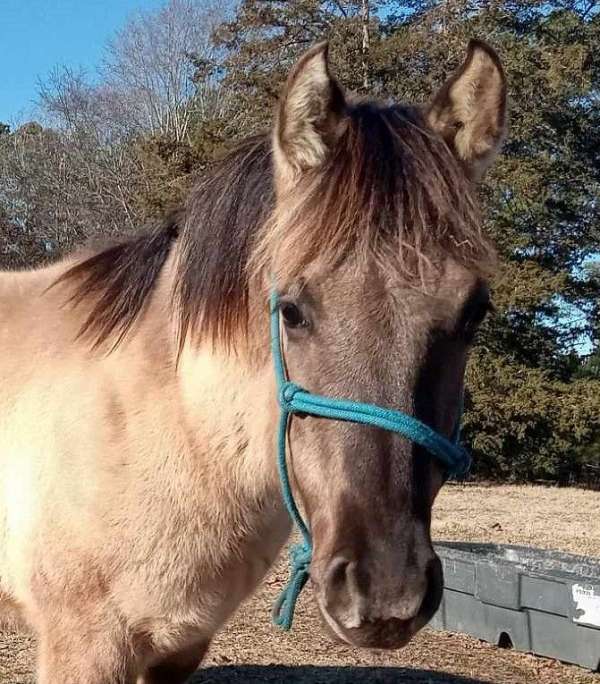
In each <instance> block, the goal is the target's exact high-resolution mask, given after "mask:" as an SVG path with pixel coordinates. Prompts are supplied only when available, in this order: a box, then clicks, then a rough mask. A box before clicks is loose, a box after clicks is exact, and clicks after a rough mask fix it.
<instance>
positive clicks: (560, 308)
mask: <svg viewBox="0 0 600 684" xmlns="http://www.w3.org/2000/svg"><path fill="white" fill-rule="evenodd" d="M599 5H600V3H597V2H592V1H591V0H589V1H587V2H581V1H575V0H571V1H567V0H562V1H558V0H550V1H543V2H542V1H538V0H522V1H518V0H488V1H486V2H481V1H477V0H452V2H449V1H444V2H440V1H438V0H408V1H406V2H399V1H396V0H379V1H378V0H327V1H317V0H287V1H278V0H243V1H242V2H239V3H233V2H231V4H228V3H227V2H219V3H217V2H214V3H213V2H208V1H205V2H199V1H196V0H170V1H169V2H168V3H167V4H165V5H164V6H163V7H162V8H160V9H158V10H155V11H151V12H140V13H138V14H137V15H135V16H133V17H132V18H131V19H130V20H129V21H128V22H127V23H126V25H125V26H124V27H123V28H122V29H121V30H120V31H119V32H118V33H117V34H116V35H115V36H114V38H113V40H112V41H111V42H110V43H109V44H108V45H107V47H106V52H105V57H104V60H103V62H102V64H101V65H100V67H99V70H98V73H95V74H92V75H90V74H85V73H82V72H78V71H74V70H72V69H69V68H66V67H59V68H56V69H55V70H54V71H52V73H51V74H49V75H48V76H47V77H46V78H45V79H44V80H43V81H42V82H41V83H40V97H39V112H40V115H39V118H38V120H37V121H32V122H29V123H26V124H24V125H21V126H19V127H16V128H15V129H14V130H11V129H10V128H9V127H8V126H7V125H0V260H1V264H2V266H4V267H7V268H20V267H28V266H32V265H36V264H39V263H44V262H47V261H49V260H53V259H55V258H58V257H59V256H61V255H63V254H64V253H66V252H67V251H68V250H70V249H71V248H72V247H73V246H74V245H77V244H80V243H81V242H83V241H85V240H88V239H90V238H96V237H98V236H107V235H108V236H110V235H117V234H121V233H123V232H130V231H135V230H139V229H140V228H141V227H143V226H144V224H145V223H146V222H148V221H149V220H153V219H154V218H156V217H158V216H160V215H161V214H162V213H164V212H165V211H166V210H167V209H168V208H169V207H170V206H171V205H174V204H176V203H177V202H178V201H179V199H180V198H181V197H182V196H183V194H184V193H185V191H186V189H187V188H188V187H189V186H190V183H191V182H192V181H193V178H194V177H195V176H196V175H197V174H199V173H202V170H203V169H204V168H205V167H206V166H207V165H208V164H210V163H211V161H213V160H214V159H215V158H217V157H219V156H221V155H222V154H223V153H224V152H225V151H226V150H227V149H229V148H231V147H232V146H233V145H235V144H236V142H237V141H239V139H240V138H242V137H245V136H247V135H249V134H252V133H256V132H258V131H261V130H265V129H266V128H267V127H268V126H269V124H270V122H271V119H272V114H273V110H274V104H275V102H276V98H277V96H278V93H279V88H280V86H281V83H282V81H283V79H284V78H285V76H286V74H287V72H288V70H289V68H290V66H291V64H292V63H293V62H294V61H295V59H297V57H298V56H299V54H300V53H301V52H302V51H304V50H305V49H306V48H307V47H308V46H310V45H311V44H313V43H315V42H316V41H318V40H321V39H322V38H323V37H327V38H328V39H329V40H330V42H331V46H332V50H331V55H332V59H333V62H334V69H335V72H336V74H337V75H338V76H339V78H340V80H341V81H342V82H343V83H344V84H345V85H346V86H347V87H349V88H350V89H352V90H353V91H355V92H357V93H361V94H369V95H374V96H376V97H381V98H385V99H388V98H389V99H393V100H397V101H423V100H424V99H426V98H427V97H428V96H429V95H430V94H431V93H433V92H434V90H435V89H436V87H438V86H439V85H440V84H441V82H442V81H443V79H444V78H445V77H446V75H447V74H448V73H449V72H450V71H451V70H452V69H453V68H455V67H456V65H457V64H458V63H459V61H460V59H461V57H462V55H463V54H464V48H465V45H466V43H467V41H468V39H469V38H470V37H479V38H483V39H485V40H487V41H488V42H489V43H491V44H492V45H494V46H495V47H496V48H497V49H498V51H499V52H500V53H501V55H502V59H503V62H504V64H505V68H506V71H507V75H508V78H509V83H510V94H511V106H510V136H509V139H508V141H507V142H506V144H505V147H504V150H503V154H502V156H501V158H500V160H499V162H498V164H497V165H496V166H495V168H494V169H493V170H492V172H491V173H490V175H489V177H488V178H487V179H486V181H485V183H484V185H483V187H482V188H481V196H482V201H483V203H484V207H485V215H486V220H487V230H489V231H490V233H491V234H492V235H493V237H494V239H495V242H496V244H497V246H498V250H499V253H500V257H501V267H500V269H499V272H498V275H497V277H496V278H495V281H494V283H493V298H494V302H495V307H496V312H495V314H494V315H493V316H492V317H491V318H490V319H489V321H488V322H487V323H486V324H485V325H484V328H483V330H482V331H481V333H480V336H479V338H478V340H477V343H476V346H475V348H474V352H473V356H472V360H471V363H470V365H469V369H468V390H469V391H468V396H467V406H466V408H467V410H466V414H465V425H464V438H465V440H466V441H467V443H468V444H469V445H470V447H471V448H472V450H473V452H474V456H475V469H474V472H475V474H476V475H478V476H480V477H485V478H496V479H502V480H525V481H531V480H538V479H547V480H553V481H559V482H561V483H568V482H573V481H581V480H584V479H585V478H586V477H587V476H588V474H589V473H594V472H597V469H598V468H600V391H599V390H600V371H599V368H600V317H599V307H600V304H599V302H600V296H599V295H600V267H599V266H598V263H599V262H598V259H599V258H600V256H599V255H600V220H599V219H600V201H599V200H600V125H599V124H600V88H599V86H600V50H598V46H599V45H600V7H599Z"/></svg>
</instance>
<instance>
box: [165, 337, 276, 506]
mask: <svg viewBox="0 0 600 684" xmlns="http://www.w3.org/2000/svg"><path fill="white" fill-rule="evenodd" d="M265 345H268V338H265ZM269 361H270V359H269V358H268V356H267V355H266V354H265V358H264V362H263V363H260V364H256V363H252V362H251V361H250V360H249V359H247V358H245V357H244V356H240V355H237V354H233V353H231V354H230V353H226V352H224V351H222V350H219V349H218V348H217V349H215V348H213V345H211V344H210V343H208V344H206V345H200V346H199V347H197V346H195V345H191V344H186V345H185V347H184V349H183V352H182V355H181V359H180V363H179V369H178V374H179V385H180V391H181V395H182V404H183V407H184V412H185V415H186V421H187V423H188V424H189V425H191V426H197V432H196V434H197V436H198V437H197V443H196V447H197V453H199V454H201V458H202V460H203V463H204V466H205V467H206V468H208V469H209V470H210V471H212V473H213V475H214V476H215V477H217V478H219V479H220V481H221V482H226V483H227V486H228V488H230V490H231V491H232V492H236V493H237V495H238V496H239V497H241V498H250V499H253V500H256V501H258V500H261V499H263V498H264V497H265V496H268V497H269V499H270V500H271V501H273V500H274V499H275V500H277V499H278V498H279V478H278V473H277V464H276V457H275V434H276V423H277V404H276V399H275V380H274V374H273V371H272V368H271V364H270V362H269Z"/></svg>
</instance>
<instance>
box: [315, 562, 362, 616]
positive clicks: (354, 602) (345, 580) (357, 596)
mask: <svg viewBox="0 0 600 684" xmlns="http://www.w3.org/2000/svg"><path fill="white" fill-rule="evenodd" d="M323 589H324V594H325V606H326V608H327V610H328V611H330V612H331V614H332V615H333V616H335V619H336V620H337V621H338V622H339V623H340V624H341V625H343V626H344V627H346V628H347V629H352V628H357V627H359V626H360V625H361V623H362V621H363V619H364V604H365V597H364V595H363V592H362V591H361V589H360V587H359V583H358V575H357V562H356V561H349V560H348V559H347V558H345V557H344V556H336V557H335V558H333V560H331V561H330V563H329V565H328V566H327V570H326V572H325V577H324V586H323Z"/></svg>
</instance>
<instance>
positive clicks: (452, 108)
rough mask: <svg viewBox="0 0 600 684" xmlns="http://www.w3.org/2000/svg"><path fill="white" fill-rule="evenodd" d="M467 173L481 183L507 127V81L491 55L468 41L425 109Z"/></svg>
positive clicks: (487, 49) (486, 48) (476, 42)
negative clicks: (453, 70) (461, 57)
mask: <svg viewBox="0 0 600 684" xmlns="http://www.w3.org/2000/svg"><path fill="white" fill-rule="evenodd" d="M427 120H428V122H429V125H430V126H431V127H432V128H433V129H434V130H435V131H437V132H438V133H440V135H442V137H443V138H444V139H445V140H446V142H447V143H448V145H449V146H450V148H451V149H452V150H453V151H454V153H455V155H456V156H457V157H458V159H459V160H460V161H461V162H462V163H463V164H464V166H465V169H466V170H467V173H468V175H469V176H470V177H471V178H472V179H473V180H479V179H480V178H481V177H482V176H483V174H484V173H485V171H486V169H487V168H488V167H489V166H490V164H491V163H492V162H493V160H494V157H495V156H496V153H497V151H498V149H499V148H500V146H501V144H502V140H503V139H504V133H505V128H506V78H505V76H504V70H503V69H502V64H501V63H500V59H499V58H498V55H497V54H496V53H495V51H494V50H493V49H492V48H491V47H490V46H489V45H487V44H486V43H484V42H482V41H479V40H472V41H471V42H470V43H469V47H468V51H467V57H466V59H465V61H464V63H463V65H462V66H461V67H460V69H458V71H457V72H456V73H455V74H454V75H453V76H452V77H451V78H450V79H449V80H448V81H447V82H446V83H445V84H444V86H443V87H442V89H441V90H440V91H439V93H438V94H437V95H436V96H435V97H434V99H433V101H432V103H431V104H430V105H429V108H428V110H427Z"/></svg>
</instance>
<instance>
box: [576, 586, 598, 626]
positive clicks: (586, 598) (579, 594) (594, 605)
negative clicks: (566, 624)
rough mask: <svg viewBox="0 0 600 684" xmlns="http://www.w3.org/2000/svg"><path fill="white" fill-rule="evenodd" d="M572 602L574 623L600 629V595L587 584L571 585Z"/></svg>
mask: <svg viewBox="0 0 600 684" xmlns="http://www.w3.org/2000/svg"><path fill="white" fill-rule="evenodd" d="M573 601H574V603H575V608H576V611H575V617H574V618H573V620H574V621H575V622H580V623H582V624H585V625H594V626H595V627H600V593H598V591H597V590H596V589H594V587H593V586H591V585H590V584H588V585H587V586H586V585H584V584H574V585H573Z"/></svg>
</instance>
